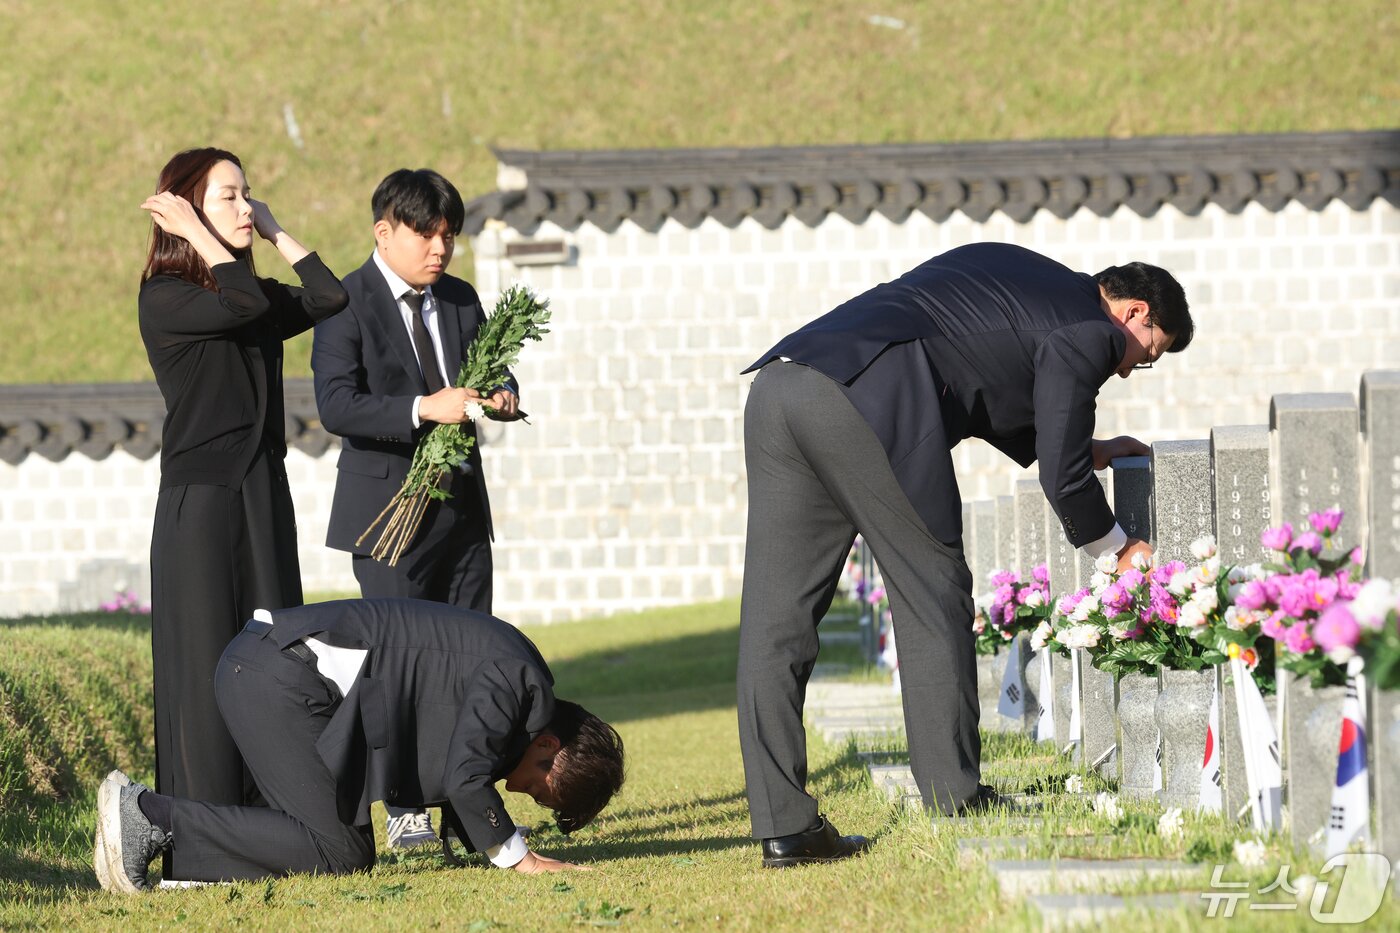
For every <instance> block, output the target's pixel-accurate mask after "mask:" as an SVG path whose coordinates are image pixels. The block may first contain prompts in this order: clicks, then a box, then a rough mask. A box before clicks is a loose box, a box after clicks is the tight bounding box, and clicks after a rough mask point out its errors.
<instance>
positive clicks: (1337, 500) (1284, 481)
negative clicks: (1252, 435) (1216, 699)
mask: <svg viewBox="0 0 1400 933" xmlns="http://www.w3.org/2000/svg"><path fill="white" fill-rule="evenodd" d="M1360 446H1361V434H1360V423H1359V418H1358V411H1357V406H1356V400H1355V399H1354V398H1352V396H1351V395H1350V394H1347V393H1340V392H1335V393H1318V394H1298V395H1275V396H1274V398H1273V401H1272V403H1271V404H1270V405H1269V468H1270V476H1269V489H1270V504H1271V512H1272V515H1273V521H1274V522H1275V523H1278V522H1290V523H1292V525H1293V527H1294V530H1295V532H1297V531H1301V530H1302V529H1303V528H1306V527H1307V519H1308V515H1309V514H1311V513H1313V512H1320V511H1322V510H1324V509H1341V510H1343V511H1344V512H1345V513H1346V515H1347V518H1346V519H1345V520H1344V521H1343V522H1342V526H1341V528H1340V529H1338V531H1337V533H1336V534H1335V535H1334V536H1333V538H1332V550H1331V551H1330V552H1329V553H1330V554H1337V553H1345V552H1346V550H1347V549H1349V548H1352V547H1354V546H1356V545H1357V544H1358V543H1360V540H1361V534H1360V530H1361V529H1360V526H1361V525H1362V524H1364V523H1363V522H1362V521H1360V513H1359V511H1358V506H1359V504H1360V492H1361V489H1360V481H1359V479H1358V466H1359V457H1360V453H1361V451H1360ZM1278 683H1279V689H1280V691H1282V692H1283V693H1284V694H1285V696H1284V700H1283V708H1284V722H1283V767H1284V773H1283V786H1284V820H1285V822H1287V823H1288V825H1289V832H1290V833H1291V835H1292V840H1293V845H1294V847H1295V848H1302V847H1303V846H1305V845H1308V844H1311V843H1312V842H1314V841H1315V840H1316V839H1317V838H1318V835H1319V833H1320V832H1321V831H1322V830H1323V829H1324V827H1325V824H1326V821H1327V818H1328V815H1329V813H1330V812H1331V806H1332V785H1333V783H1334V779H1335V776H1336V773H1337V751H1336V749H1337V741H1338V739H1337V735H1338V734H1339V732H1336V731H1333V730H1328V729H1321V730H1320V731H1321V732H1331V734H1330V735H1322V736H1318V735H1314V734H1310V733H1309V730H1310V729H1311V730H1313V732H1317V731H1319V729H1320V724H1321V720H1320V719H1319V718H1318V717H1319V716H1323V715H1328V716H1330V711H1329V709H1328V708H1329V707H1330V706H1332V705H1333V704H1334V703H1337V704H1338V709H1340V705H1339V703H1340V701H1339V699H1338V697H1337V696H1335V694H1336V693H1337V692H1338V691H1339V690H1340V689H1341V688H1329V689H1328V690H1327V691H1313V690H1311V689H1310V688H1309V687H1308V684H1307V681H1306V680H1300V679H1298V678H1295V677H1294V676H1292V675H1290V674H1288V673H1286V672H1280V676H1279V678H1278ZM1315 739H1316V740H1315Z"/></svg>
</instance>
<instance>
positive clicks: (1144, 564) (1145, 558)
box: [1133, 551, 1152, 573]
mask: <svg viewBox="0 0 1400 933" xmlns="http://www.w3.org/2000/svg"><path fill="white" fill-rule="evenodd" d="M1133 567H1134V568H1135V569H1137V570H1140V571H1142V572H1143V573H1147V571H1149V570H1151V569H1152V555H1151V554H1144V553H1143V552H1142V551H1138V552H1137V553H1136V554H1134V555H1133Z"/></svg>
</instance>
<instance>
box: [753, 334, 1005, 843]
mask: <svg viewBox="0 0 1400 933" xmlns="http://www.w3.org/2000/svg"><path fill="white" fill-rule="evenodd" d="M930 404H933V401H932V400H930ZM939 440H940V442H941V437H940V438H939ZM744 447H745V454H744V457H745V463H746V465H747V468H748V487H749V518H748V542H747V550H746V552H745V556H744V588H743V607H742V609H741V611H740V624H739V671H738V703H739V742H740V746H741V749H742V752H743V759H744V778H745V783H746V786H747V791H748V797H749V813H750V818H751V821H752V828H753V835H754V837H755V838H759V839H764V838H770V837H773V836H785V835H788V834H791V833H796V832H801V831H803V830H805V829H808V828H811V827H812V826H814V825H816V822H817V802H816V800H815V799H813V798H812V797H811V796H810V795H809V794H808V793H807V791H806V781H807V745H806V733H805V731H804V728H803V724H802V707H803V703H804V701H805V698H806V691H807V680H808V678H809V677H810V676H811V673H812V667H813V665H814V664H815V663H816V660H817V651H818V641H817V624H818V623H819V622H820V621H821V619H822V617H823V616H824V615H825V614H826V611H827V609H828V608H829V607H830V605H831V600H832V598H833V596H834V595H835V592H836V585H837V582H838V581H839V579H840V575H841V569H842V567H843V565H844V563H845V560H846V555H847V553H848V552H849V551H850V547H851V543H852V541H853V540H854V538H855V535H856V534H857V533H859V534H861V535H862V536H863V537H864V538H865V540H866V541H867V542H868V544H869V546H870V548H871V550H872V553H873V554H874V556H875V560H876V561H877V562H878V563H879V565H880V570H881V572H882V574H883V576H884V582H885V586H886V589H887V591H888V593H889V598H890V605H891V610H892V614H893V620H894V627H895V631H896V634H897V637H898V651H899V668H900V681H901V686H902V688H903V700H904V722H905V728H906V731H907V733H908V739H909V757H910V764H911V766H912V769H913V772H914V780H915V782H916V783H917V784H918V788H919V793H920V794H921V795H922V797H923V801H924V805H925V806H926V807H929V808H930V809H936V810H938V811H940V812H943V813H950V812H952V811H953V810H954V809H955V808H956V806H957V805H958V804H959V803H961V802H963V801H965V800H967V799H969V798H971V797H972V796H973V795H974V794H976V792H977V787H978V784H979V781H980V777H981V764H980V759H981V739H980V737H979V735H978V732H977V721H978V716H979V706H978V702H977V666H976V658H975V652H974V648H973V642H974V639H973V633H972V612H973V608H972V574H971V572H970V571H969V570H968V568H967V562H966V560H964V558H963V552H962V548H961V547H960V546H950V545H947V544H944V543H942V542H940V541H939V540H938V539H936V538H935V537H933V535H931V534H930V533H929V530H928V528H927V527H926V526H925V525H924V523H923V521H922V520H921V519H920V518H919V516H918V515H917V514H916V513H915V511H914V508H913V506H912V505H910V503H909V499H908V497H907V496H906V495H905V494H904V492H903V491H902V490H901V489H900V487H899V483H898V482H897V481H896V479H895V476H894V473H893V471H892V470H891V469H890V464H889V460H888V458H887V456H886V454H885V451H884V449H883V448H882V447H881V446H880V443H879V441H878V440H877V439H876V437H875V434H874V432H873V431H871V429H870V427H869V426H868V425H867V424H866V422H865V420H864V419H863V418H862V417H861V416H860V414H859V413H857V412H856V410H855V409H854V408H853V407H852V406H851V403H850V402H849V401H848V400H847V399H846V396H845V395H844V394H843V392H842V391H841V388H840V387H839V386H838V385H837V384H836V383H835V382H833V381H832V380H830V379H828V378H827V377H826V376H823V375H822V374H821V373H819V372H817V371H816V370H814V369H810V368H809V367H806V366H802V365H799V364H797V363H783V362H777V361H775V362H773V363H770V364H768V365H767V366H765V367H764V368H763V369H762V370H760V371H759V374H758V376H757V377H756V379H755V380H754V383H753V387H752V390H751V392H750V394H749V400H748V405H747V407H746V409H745V412H744ZM947 494H948V495H950V496H954V497H956V496H957V495H958V492H957V490H956V489H949V490H948V492H947Z"/></svg>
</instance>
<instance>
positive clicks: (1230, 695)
mask: <svg viewBox="0 0 1400 933" xmlns="http://www.w3.org/2000/svg"><path fill="white" fill-rule="evenodd" d="M1215 682H1216V685H1217V687H1218V688H1219V690H1220V735H1219V741H1220V782H1221V788H1220V801H1221V808H1222V810H1224V815H1225V818H1226V819H1227V820H1236V819H1239V818H1240V817H1241V814H1243V815H1244V816H1243V818H1244V819H1245V820H1246V821H1247V820H1249V819H1250V816H1249V811H1248V810H1247V809H1246V808H1247V807H1248V806H1249V772H1247V771H1246V770H1245V766H1244V741H1243V739H1242V738H1241V737H1240V710H1239V704H1237V703H1236V702H1235V678H1234V675H1233V674H1231V673H1230V665H1229V664H1221V665H1220V666H1218V667H1216V668H1215ZM1265 699H1266V700H1267V697H1266V698H1265Z"/></svg>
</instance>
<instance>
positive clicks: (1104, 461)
mask: <svg viewBox="0 0 1400 933" xmlns="http://www.w3.org/2000/svg"><path fill="white" fill-rule="evenodd" d="M1089 443H1090V445H1091V446H1092V448H1093V452H1094V469H1096V470H1107V469H1108V467H1109V464H1111V463H1112V462H1113V461H1114V460H1115V459H1117V458H1118V457H1146V456H1148V455H1150V454H1151V453H1152V448H1151V447H1148V446H1147V445H1146V444H1144V443H1143V442H1142V441H1140V440H1138V439H1137V438H1135V437H1129V436H1128V435H1127V434H1120V435H1119V436H1117V437H1111V438H1109V439H1108V440H1106V441H1100V440H1092V441H1090V442H1089Z"/></svg>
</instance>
